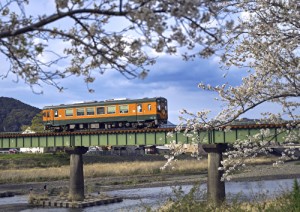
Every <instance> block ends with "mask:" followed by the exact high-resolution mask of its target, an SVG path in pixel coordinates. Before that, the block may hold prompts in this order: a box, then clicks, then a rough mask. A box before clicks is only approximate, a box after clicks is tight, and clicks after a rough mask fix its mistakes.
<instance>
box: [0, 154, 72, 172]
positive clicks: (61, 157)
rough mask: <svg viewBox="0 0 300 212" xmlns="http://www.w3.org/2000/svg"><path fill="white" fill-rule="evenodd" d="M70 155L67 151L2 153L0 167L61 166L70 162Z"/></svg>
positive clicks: (3, 168)
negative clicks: (53, 152) (54, 152)
mask: <svg viewBox="0 0 300 212" xmlns="http://www.w3.org/2000/svg"><path fill="white" fill-rule="evenodd" d="M69 158H70V157H69V155H68V154H65V153H58V154H51V153H46V154H22V153H20V154H1V155H0V168H1V170H5V169H19V168H34V167H39V168H46V167H60V166H64V165H68V164H70V160H69Z"/></svg>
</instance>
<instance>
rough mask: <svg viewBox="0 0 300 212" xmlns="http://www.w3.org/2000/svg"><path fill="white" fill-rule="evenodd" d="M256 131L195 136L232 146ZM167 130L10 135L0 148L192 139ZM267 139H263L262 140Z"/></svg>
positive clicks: (278, 139) (3, 138)
mask: <svg viewBox="0 0 300 212" xmlns="http://www.w3.org/2000/svg"><path fill="white" fill-rule="evenodd" d="M259 130H260V129H258V128H254V129H250V128H249V129H233V130H231V131H230V132H224V131H217V130H213V131H199V132H198V133H196V134H195V136H197V137H198V138H199V139H198V141H200V142H201V143H232V142H234V141H236V140H238V139H244V138H246V137H247V136H248V135H254V134H256V133H257V132H259ZM270 130H271V134H272V136H270V137H269V138H268V139H269V140H272V141H276V142H283V141H284V136H285V135H286V133H282V134H279V135H277V129H276V128H272V129H270ZM169 131H170V129H166V130H165V131H164V130H159V131H151V130H149V131H147V130H145V131H144V132H139V131H137V132H134V131H128V132H126V131H121V132H116V133H112V132H111V131H110V132H107V133H105V132H101V133H100V132H99V134H97V133H94V132H93V133H88V132H84V133H69V134H59V133H53V134H49V133H48V134H23V135H22V134H12V135H9V136H8V135H3V134H1V135H0V148H20V147H74V146H125V145H164V144H169V143H170V142H171V141H175V142H176V143H179V142H180V143H191V142H192V141H193V139H192V137H186V136H184V135H183V133H174V135H173V137H167V133H168V132H169ZM262 139H267V138H262Z"/></svg>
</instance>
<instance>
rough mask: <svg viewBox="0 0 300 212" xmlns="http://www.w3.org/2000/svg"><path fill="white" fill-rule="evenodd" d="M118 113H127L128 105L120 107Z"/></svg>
mask: <svg viewBox="0 0 300 212" xmlns="http://www.w3.org/2000/svg"><path fill="white" fill-rule="evenodd" d="M120 113H128V105H120Z"/></svg>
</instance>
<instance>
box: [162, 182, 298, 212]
mask: <svg viewBox="0 0 300 212" xmlns="http://www.w3.org/2000/svg"><path fill="white" fill-rule="evenodd" d="M197 192H199V185H195V186H194V187H193V188H192V189H191V190H190V192H189V193H188V194H184V193H183V192H182V190H181V189H180V188H179V189H175V190H174V194H175V197H176V198H174V199H173V200H170V201H169V202H167V203H166V204H165V205H164V206H162V207H161V208H160V210H159V211H161V212H168V211H172V212H173V211H191V212H192V211H195V212H196V211H232V212H235V211H270V212H271V211H278V212H279V211H295V212H296V211H299V210H300V191H299V183H298V181H297V180H296V179H295V180H294V186H293V190H292V191H289V192H287V193H283V194H282V195H280V196H279V197H277V198H275V199H273V200H268V199H264V198H263V199H257V200H256V201H251V202H248V201H240V200H239V197H238V196H237V197H236V199H234V200H233V201H232V202H224V203H223V204H222V205H220V206H216V205H214V204H211V203H210V202H206V201H201V200H200V199H199V197H202V199H203V195H205V194H204V193H203V192H202V194H201V195H202V196H201V195H200V196H199V194H197Z"/></svg>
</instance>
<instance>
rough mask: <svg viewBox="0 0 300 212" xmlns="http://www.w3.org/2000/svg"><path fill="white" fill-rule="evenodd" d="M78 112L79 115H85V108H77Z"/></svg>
mask: <svg viewBox="0 0 300 212" xmlns="http://www.w3.org/2000/svg"><path fill="white" fill-rule="evenodd" d="M76 114H77V116H84V108H77V109H76Z"/></svg>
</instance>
